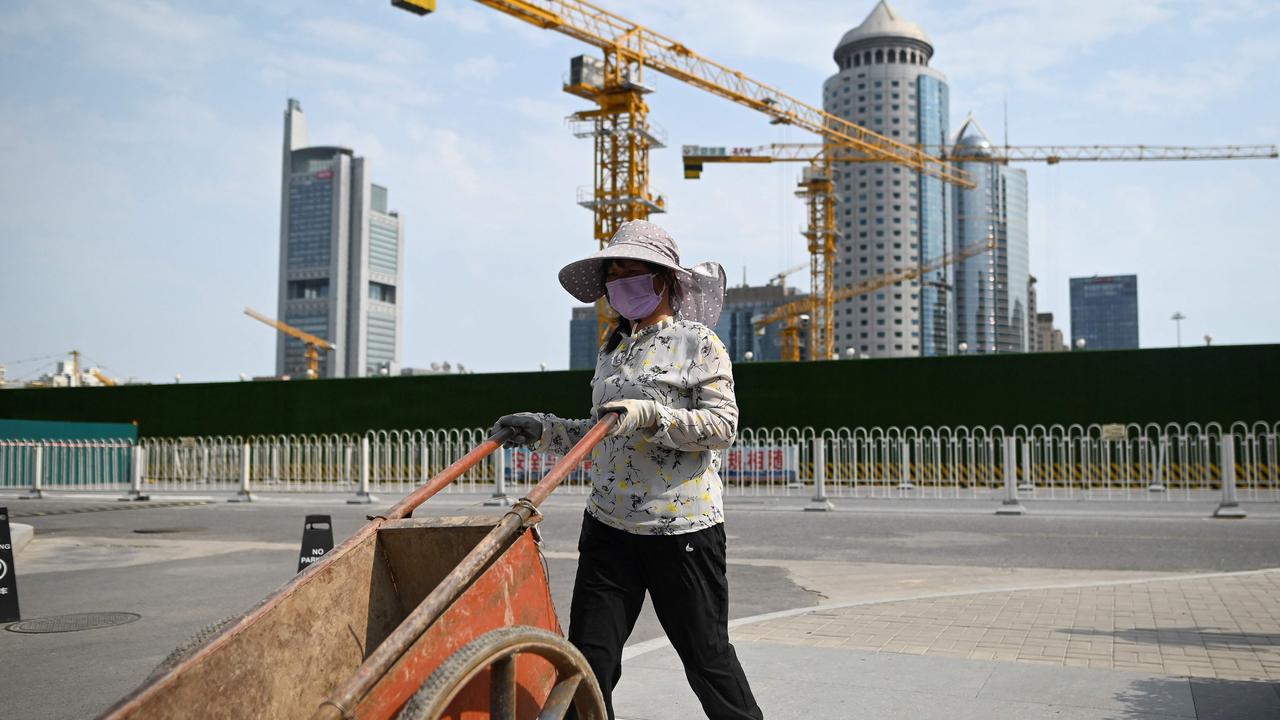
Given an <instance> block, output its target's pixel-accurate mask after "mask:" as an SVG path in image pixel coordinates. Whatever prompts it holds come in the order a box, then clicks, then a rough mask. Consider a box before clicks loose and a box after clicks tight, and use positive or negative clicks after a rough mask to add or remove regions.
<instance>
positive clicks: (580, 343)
mask: <svg viewBox="0 0 1280 720" xmlns="http://www.w3.org/2000/svg"><path fill="white" fill-rule="evenodd" d="M597 325H598V321H597V320H596V306H595V305H587V306H586V307H576V308H574V309H573V315H572V317H571V318H570V319H569V369H570V370H594V369H595V367H596V355H597V354H598V353H599V350H600V341H599V340H598V339H597V337H596V332H597V330H596V327H597Z"/></svg>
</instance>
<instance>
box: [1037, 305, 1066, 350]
mask: <svg viewBox="0 0 1280 720" xmlns="http://www.w3.org/2000/svg"><path fill="white" fill-rule="evenodd" d="M1035 324H1036V332H1035V343H1034V344H1033V345H1032V346H1031V352H1038V353H1044V352H1063V351H1065V350H1066V349H1067V344H1066V343H1065V342H1064V341H1063V339H1062V331H1061V330H1059V329H1058V328H1057V327H1055V326H1054V324H1053V313H1037V314H1036V322H1035Z"/></svg>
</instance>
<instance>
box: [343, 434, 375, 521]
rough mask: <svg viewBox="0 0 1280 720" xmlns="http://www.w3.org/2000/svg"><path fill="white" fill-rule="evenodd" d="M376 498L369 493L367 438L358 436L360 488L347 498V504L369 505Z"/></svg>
mask: <svg viewBox="0 0 1280 720" xmlns="http://www.w3.org/2000/svg"><path fill="white" fill-rule="evenodd" d="M377 500H378V498H376V497H374V496H372V495H370V494H369V438H368V436H365V437H362V438H360V489H359V490H357V491H356V496H355V497H353V498H351V499H350V500H347V504H348V505H370V504H372V503H374V502H377Z"/></svg>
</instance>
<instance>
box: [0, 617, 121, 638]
mask: <svg viewBox="0 0 1280 720" xmlns="http://www.w3.org/2000/svg"><path fill="white" fill-rule="evenodd" d="M141 617H142V616H141V615H139V614H137V613H131V612H96V613H75V614H73V615H54V616H52V617H43V618H35V619H34V620H22V621H21V622H16V623H13V624H12V625H10V626H9V627H8V628H7V629H8V630H9V631H10V632H18V633H63V632H76V631H79V630H93V629H95V628H104V627H111V626H112V625H125V624H127V623H131V622H133V621H134V620H138V619H140V618H141Z"/></svg>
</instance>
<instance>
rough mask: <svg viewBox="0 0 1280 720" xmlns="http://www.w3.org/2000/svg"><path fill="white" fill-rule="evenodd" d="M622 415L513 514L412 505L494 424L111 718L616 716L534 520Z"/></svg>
mask: <svg viewBox="0 0 1280 720" xmlns="http://www.w3.org/2000/svg"><path fill="white" fill-rule="evenodd" d="M616 418H617V416H616V415H613V414H606V415H605V416H604V418H603V419H602V420H601V421H600V422H598V423H597V424H596V425H595V427H593V428H592V429H591V431H590V432H588V433H587V435H586V436H585V437H584V438H583V439H582V441H581V442H579V443H578V444H577V445H576V446H574V448H573V449H572V450H571V451H570V452H569V453H568V454H567V455H565V456H564V457H563V458H562V459H561V460H560V461H559V462H558V463H556V464H555V466H554V467H552V468H551V470H550V471H549V472H548V473H547V475H546V476H545V477H544V478H543V479H542V481H541V482H539V483H538V485H537V486H535V487H534V488H533V489H532V490H531V491H530V492H529V494H528V495H527V496H525V497H524V498H521V499H520V500H519V501H518V502H516V504H515V505H514V506H513V507H512V508H511V509H510V511H508V512H507V513H506V514H505V515H503V516H501V517H433V518H414V517H411V515H412V513H413V510H414V509H415V508H417V507H418V506H419V505H421V504H422V503H423V502H424V501H425V500H426V499H427V498H429V497H431V496H432V495H434V494H435V493H437V492H439V491H440V490H441V489H443V488H444V487H445V486H447V485H448V484H449V483H451V482H453V481H454V480H455V479H456V478H458V477H459V476H460V475H462V473H463V472H465V471H466V470H467V469H468V468H470V467H472V466H473V465H475V464H476V463H478V462H479V461H480V460H482V459H483V458H485V457H486V456H488V455H489V454H490V453H492V452H493V451H495V450H498V449H500V448H501V447H502V443H503V442H505V441H506V440H507V439H508V438H509V437H510V433H511V431H510V429H504V430H502V431H501V432H499V433H497V434H495V435H493V436H492V437H490V438H489V439H488V440H486V441H485V442H484V443H482V444H481V445H480V446H478V447H476V448H475V449H473V450H472V451H471V452H469V453H468V454H467V455H466V456H465V457H463V458H462V459H460V460H458V461H457V462H456V463H454V464H453V465H450V466H449V467H448V468H446V469H445V470H444V471H443V472H441V473H440V474H439V475H436V476H435V477H433V478H431V479H430V480H429V481H427V483H426V484H424V485H423V486H422V487H420V488H418V489H417V490H416V491H414V492H413V493H411V494H410V495H408V496H407V497H405V498H404V499H403V500H401V501H400V502H399V503H398V504H397V505H396V506H395V507H393V508H392V509H391V510H390V511H388V512H387V514H386V516H385V517H384V516H371V517H370V522H369V523H368V524H367V525H365V526H364V527H363V528H361V529H360V530H359V531H358V532H356V533H355V534H354V535H353V536H351V537H350V538H349V539H347V540H346V542H344V543H342V544H341V545H340V546H338V547H337V548H335V549H334V550H333V551H332V552H330V553H329V554H327V555H325V556H324V558H323V559H322V560H320V561H319V562H317V563H315V564H314V565H312V566H310V567H309V568H307V569H306V570H304V571H303V572H302V573H300V574H299V575H297V576H296V577H294V578H293V579H292V580H290V581H289V582H288V583H286V584H285V585H284V587H282V588H280V589H279V590H277V591H276V592H275V593H273V594H272V595H270V596H269V597H267V598H266V599H265V600H263V601H262V602H261V603H260V604H259V605H258V606H257V607H256V608H254V609H253V610H251V611H249V612H248V613H247V614H245V615H243V616H241V617H238V618H233V619H231V620H230V621H228V622H226V623H225V624H224V625H223V626H221V627H216V628H212V629H210V631H209V632H207V633H205V635H204V636H197V637H196V638H193V642H192V643H190V645H189V647H184V648H179V649H178V651H175V655H173V656H171V657H170V658H169V659H168V660H166V662H165V663H162V664H161V666H160V667H159V668H157V670H156V672H155V673H153V674H152V676H151V677H150V678H148V679H147V680H146V681H145V682H144V683H143V684H142V685H141V686H140V687H138V689H136V690H134V691H133V692H132V693H130V694H129V695H127V696H126V697H124V698H123V699H121V700H120V701H119V702H118V703H116V705H115V706H114V707H112V708H111V709H110V710H108V711H107V713H106V714H105V715H104V717H105V718H110V719H111V720H123V719H125V718H140V719H141V718H148V719H149V718H189V717H201V718H223V717H225V718H237V719H240V718H271V719H272V720H276V719H281V720H283V719H285V718H308V717H309V718H313V719H315V720H339V719H340V718H361V719H364V718H377V719H381V718H393V717H395V718H412V719H414V720H437V719H438V718H449V719H450V720H463V719H466V720H472V719H474V718H501V719H503V720H517V719H518V720H525V719H526V718H539V720H544V719H545V720H551V719H554V718H562V717H564V715H565V713H566V712H568V709H569V708H570V706H573V707H574V708H575V709H576V710H577V712H578V715H579V717H581V718H584V720H604V718H605V717H606V715H605V709H604V702H603V699H602V698H601V695H600V688H599V686H598V685H597V684H596V680H595V676H594V675H593V674H592V672H591V669H590V667H589V666H588V665H587V663H586V660H585V659H584V658H583V657H582V655H581V654H580V653H579V652H578V651H577V650H576V649H575V648H574V647H573V646H572V645H570V644H569V643H568V641H567V640H565V639H564V636H563V633H562V632H561V630H560V623H559V621H558V620H557V618H556V612H555V607H554V606H553V605H552V601H551V590H550V586H549V585H548V582H547V572H546V566H545V563H544V562H543V558H542V554H541V550H540V549H539V548H538V545H537V543H536V541H535V538H534V537H533V533H530V532H526V531H527V530H529V529H530V528H531V527H532V526H533V525H534V524H535V523H536V522H537V521H538V520H539V519H540V518H541V515H540V514H539V513H538V509H537V508H538V505H539V504H541V503H542V501H543V500H544V499H546V497H547V496H548V495H549V494H550V493H551V491H552V490H554V489H555V488H556V486H557V485H559V484H560V481H561V480H562V479H563V478H564V477H565V476H566V475H568V473H569V471H570V470H571V469H573V468H574V467H575V466H576V465H577V464H578V463H579V462H581V461H582V459H583V458H584V457H585V456H586V454H587V453H589V452H590V451H591V449H592V448H593V447H594V446H595V445H596V443H598V442H599V441H600V439H601V438H602V437H604V435H605V434H606V433H607V432H608V430H609V428H610V427H611V426H612V425H613V423H614V422H615V421H616Z"/></svg>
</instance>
